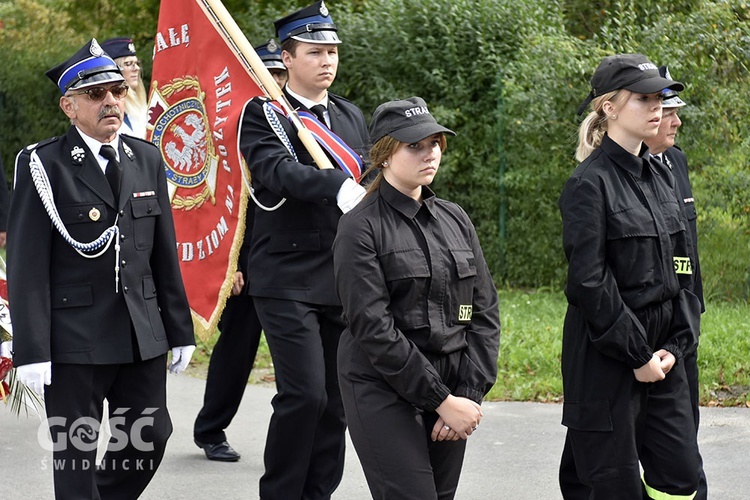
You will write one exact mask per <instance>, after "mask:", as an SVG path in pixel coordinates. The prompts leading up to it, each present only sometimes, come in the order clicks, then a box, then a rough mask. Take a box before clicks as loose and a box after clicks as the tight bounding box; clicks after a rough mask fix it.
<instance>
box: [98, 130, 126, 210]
mask: <svg viewBox="0 0 750 500" xmlns="http://www.w3.org/2000/svg"><path fill="white" fill-rule="evenodd" d="M99 154H100V155H102V156H103V157H104V158H106V159H108V160H109V163H107V168H106V169H105V170H104V175H105V177H107V181H108V182H109V187H110V188H111V189H112V194H114V195H115V203H117V198H118V197H119V194H120V176H121V175H122V168H121V167H120V162H119V161H117V155H116V154H115V149H114V148H113V147H112V146H110V145H108V144H104V145H103V146H102V148H101V149H100V150H99Z"/></svg>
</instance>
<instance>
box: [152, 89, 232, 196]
mask: <svg viewBox="0 0 750 500" xmlns="http://www.w3.org/2000/svg"><path fill="white" fill-rule="evenodd" d="M152 87H153V88H154V90H153V91H152V92H151V101H150V105H149V108H150V111H149V113H150V117H151V118H150V120H149V124H148V125H147V126H146V127H147V128H149V129H150V130H153V133H152V136H151V142H153V143H154V144H155V145H156V147H158V148H159V150H160V151H161V154H162V158H164V163H165V164H166V167H167V168H166V174H167V189H168V192H169V200H170V202H171V203H172V208H173V209H175V210H191V209H193V208H196V207H200V206H201V205H203V203H205V202H206V201H210V202H211V203H212V204H215V203H216V197H215V194H216V185H217V176H218V170H219V151H217V150H216V147H215V145H214V138H213V137H212V134H211V133H210V132H211V129H210V127H209V125H208V116H207V114H206V107H205V100H206V93H205V92H203V91H202V90H201V88H200V83H199V81H198V78H197V77H195V76H187V75H186V76H185V77H181V78H175V79H173V80H171V81H169V82H168V83H166V84H165V85H162V86H161V87H160V86H159V83H158V82H152ZM225 161H226V160H225Z"/></svg>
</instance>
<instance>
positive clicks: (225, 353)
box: [193, 295, 262, 444]
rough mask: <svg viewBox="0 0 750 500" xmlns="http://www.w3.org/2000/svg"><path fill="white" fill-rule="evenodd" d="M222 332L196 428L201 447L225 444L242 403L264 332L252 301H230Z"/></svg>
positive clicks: (235, 298)
mask: <svg viewBox="0 0 750 500" xmlns="http://www.w3.org/2000/svg"><path fill="white" fill-rule="evenodd" d="M219 331H220V332H221V333H220V334H219V339H218V340H217V341H216V345H214V349H213V352H212V353H211V360H210V361H209V363H208V375H207V377H206V390H205V393H204V395H203V408H201V410H200V412H199V413H198V417H197V418H196V419H195V425H194V426H193V437H194V438H195V439H196V440H197V441H200V442H201V443H211V444H215V443H221V442H222V441H226V440H227V436H226V434H225V433H224V431H225V429H226V428H227V427H229V424H230V423H231V422H232V419H233V418H234V416H235V415H236V414H237V410H238V409H239V406H240V403H241V402H242V395H243V394H244V393H245V388H246V387H247V379H248V377H249V376H250V371H251V370H252V368H253V362H254V360H255V354H256V353H257V351H258V344H259V343H260V335H261V331H262V328H261V326H260V320H259V319H258V315H257V314H256V313H255V306H254V305H253V298H252V297H250V296H249V295H235V296H232V297H230V298H229V299H227V304H226V306H225V308H224V311H223V312H222V314H221V319H220V320H219Z"/></svg>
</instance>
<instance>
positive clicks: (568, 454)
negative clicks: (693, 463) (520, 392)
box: [559, 351, 708, 500]
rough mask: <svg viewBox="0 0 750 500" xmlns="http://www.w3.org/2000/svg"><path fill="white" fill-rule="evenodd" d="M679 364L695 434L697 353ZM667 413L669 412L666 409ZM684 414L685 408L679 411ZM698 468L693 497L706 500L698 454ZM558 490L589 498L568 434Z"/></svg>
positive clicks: (667, 399) (573, 495) (576, 497)
mask: <svg viewBox="0 0 750 500" xmlns="http://www.w3.org/2000/svg"><path fill="white" fill-rule="evenodd" d="M681 364H682V365H684V370H685V377H686V379H687V385H688V388H689V392H690V407H691V409H690V411H691V412H692V415H693V419H694V421H695V430H696V434H697V431H698V424H699V422H700V399H699V394H698V389H699V386H698V359H697V351H694V352H693V353H692V354H690V355H688V356H686V357H685V358H684V359H683V360H682V361H681ZM663 401H664V402H666V403H667V405H668V406H669V398H668V397H667V398H666V399H665V400H664V399H663ZM667 411H669V410H668V409H667ZM681 411H682V412H686V411H688V410H686V409H685V408H683V409H682V410H681ZM698 466H699V468H700V478H699V479H700V482H699V484H698V490H697V491H698V492H697V494H696V495H695V500H706V499H707V498H708V486H707V483H706V474H705V472H704V470H703V459H702V457H701V456H700V452H698ZM559 480H560V489H561V491H562V493H563V497H564V498H565V499H566V500H570V499H581V500H584V499H586V500H588V499H589V498H592V497H591V494H592V489H591V487H589V486H587V485H586V484H584V483H583V482H582V481H581V479H580V478H579V476H578V471H577V470H576V462H575V458H574V456H573V448H572V445H571V442H570V434H567V435H566V437H565V445H564V447H563V453H562V458H561V460H560V473H559Z"/></svg>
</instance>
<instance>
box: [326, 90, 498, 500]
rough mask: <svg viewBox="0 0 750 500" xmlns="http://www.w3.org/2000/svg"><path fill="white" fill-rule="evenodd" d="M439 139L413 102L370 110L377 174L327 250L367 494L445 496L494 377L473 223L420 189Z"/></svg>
mask: <svg viewBox="0 0 750 500" xmlns="http://www.w3.org/2000/svg"><path fill="white" fill-rule="evenodd" d="M445 134H450V135H455V134H454V133H453V132H452V131H450V130H448V129H447V128H445V127H443V126H441V125H438V123H437V122H436V121H435V119H434V118H433V117H432V115H430V113H429V111H428V109H427V106H426V104H425V102H424V101H423V100H422V99H421V98H419V97H412V98H410V99H406V100H400V101H391V102H387V103H385V104H382V105H381V106H379V107H378V108H377V109H376V110H375V113H374V114H373V118H372V123H371V125H370V138H371V140H372V142H373V143H374V146H373V147H372V149H371V151H370V159H371V161H372V164H373V165H374V166H376V168H379V169H380V172H379V175H378V177H377V178H376V179H375V180H374V182H373V184H372V185H371V186H370V187H369V190H368V195H367V196H366V197H365V199H364V200H363V201H362V202H360V203H359V205H357V206H356V207H355V208H354V209H353V210H352V211H351V212H349V213H348V214H345V215H344V216H343V217H342V218H341V220H340V222H339V227H338V232H337V235H336V240H335V242H334V270H335V275H336V288H337V291H338V294H339V297H340V298H341V302H342V304H343V307H344V316H345V319H346V320H347V323H348V326H347V328H346V330H344V333H343V334H342V336H341V340H340V343H339V360H338V361H339V383H340V387H341V393H342V399H343V401H344V409H345V412H346V418H347V423H348V425H349V431H350V434H351V438H352V441H353V443H354V447H355V449H356V450H357V454H358V455H359V459H360V462H361V464H362V468H363V469H364V472H365V477H366V478H367V482H368V485H369V487H370V491H371V493H372V496H373V498H382V499H385V498H387V499H389V500H390V499H398V498H404V499H407V498H408V499H415V498H418V499H420V500H429V499H437V498H440V499H450V498H453V497H454V495H455V491H456V487H457V485H458V479H459V475H460V472H461V466H462V463H463V456H464V450H465V446H466V440H467V439H468V437H469V436H471V435H472V433H474V432H475V431H476V430H477V427H478V425H479V423H480V421H481V419H482V409H481V407H480V403H481V401H482V397H483V396H484V395H485V394H486V393H487V391H489V390H490V388H491V387H492V384H493V383H494V381H495V377H496V375H497V355H498V346H499V339H500V322H499V311H498V299H497V292H496V290H495V287H494V285H493V283H492V277H491V276H490V273H489V270H488V268H487V265H486V263H485V261H484V257H483V254H482V249H481V247H480V246H479V240H478V239H477V235H476V232H475V230H474V226H473V225H472V223H471V221H470V220H469V217H468V216H467V215H466V213H465V212H464V211H463V210H462V209H461V208H460V207H459V206H458V205H455V204H453V203H450V202H447V201H445V200H441V199H439V198H437V197H436V196H435V194H434V193H433V192H432V191H431V190H430V189H429V188H428V187H427V186H428V185H429V184H430V183H431V182H432V180H433V179H434V177H435V174H436V173H437V170H438V167H439V166H440V159H441V156H442V152H443V150H444V149H445V145H446V139H445Z"/></svg>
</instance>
